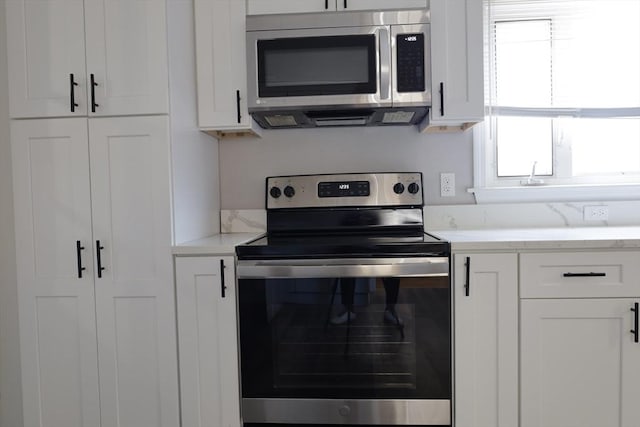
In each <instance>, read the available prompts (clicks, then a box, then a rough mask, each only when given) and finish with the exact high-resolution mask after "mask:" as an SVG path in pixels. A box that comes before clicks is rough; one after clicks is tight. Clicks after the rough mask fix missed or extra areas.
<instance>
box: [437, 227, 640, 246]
mask: <svg viewBox="0 0 640 427" xmlns="http://www.w3.org/2000/svg"><path fill="white" fill-rule="evenodd" d="M430 233H431V234H434V235H436V236H438V237H440V238H443V239H445V240H449V241H450V242H451V249H452V250H453V251H460V250H527V249H535V250H538V249H539V250H546V249H552V250H553V249H567V250H572V249H615V248H636V249H638V248H640V226H638V227H562V228H512V229H491V230H489V229H487V230H438V231H433V232H431V231H430Z"/></svg>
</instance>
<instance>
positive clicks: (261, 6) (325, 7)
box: [247, 0, 343, 15]
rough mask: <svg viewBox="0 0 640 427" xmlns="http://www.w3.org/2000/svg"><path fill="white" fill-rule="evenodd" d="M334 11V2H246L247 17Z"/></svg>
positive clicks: (249, 0)
mask: <svg viewBox="0 0 640 427" xmlns="http://www.w3.org/2000/svg"><path fill="white" fill-rule="evenodd" d="M339 1H341V2H342V1H343V0H339ZM335 10H336V0H247V15H271V14H286V13H315V12H329V11H334V12H335Z"/></svg>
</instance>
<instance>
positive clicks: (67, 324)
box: [11, 117, 179, 427]
mask: <svg viewBox="0 0 640 427" xmlns="http://www.w3.org/2000/svg"><path fill="white" fill-rule="evenodd" d="M11 143H12V153H13V169H14V197H15V213H16V216H15V217H16V251H17V260H18V266H17V267H18V268H17V270H18V303H19V316H20V318H19V320H20V351H21V358H22V359H21V365H22V391H23V410H24V424H25V426H29V427H44V426H46V427H93V426H96V427H98V426H101V427H117V426H153V427H174V426H176V425H178V422H179V416H178V386H177V357H176V351H175V349H176V329H175V302H174V293H173V281H172V269H171V234H170V230H171V218H170V213H171V210H170V193H169V189H170V179H169V158H168V156H169V147H168V118H167V117H135V118H100V119H86V118H85V119H82V118H68V119H44V120H23V121H13V122H12V124H11Z"/></svg>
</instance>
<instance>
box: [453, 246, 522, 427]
mask: <svg viewBox="0 0 640 427" xmlns="http://www.w3.org/2000/svg"><path fill="white" fill-rule="evenodd" d="M467 268H468V270H467ZM517 268H518V259H517V254H455V256H454V287H455V289H454V313H455V322H454V323H455V346H454V349H455V360H454V367H455V369H454V371H455V387H454V388H455V399H454V402H455V403H454V404H455V410H454V416H455V425H456V426H457V427H488V426H492V427H515V426H517V425H518V271H517ZM467 271H468V272H467Z"/></svg>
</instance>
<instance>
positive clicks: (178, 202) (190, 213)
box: [167, 0, 220, 243]
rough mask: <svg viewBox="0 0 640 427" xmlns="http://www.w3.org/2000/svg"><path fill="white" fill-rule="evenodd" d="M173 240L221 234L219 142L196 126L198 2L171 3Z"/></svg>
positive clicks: (168, 19)
mask: <svg viewBox="0 0 640 427" xmlns="http://www.w3.org/2000/svg"><path fill="white" fill-rule="evenodd" d="M167 21H168V22H167V25H168V37H169V80H170V94H171V95H170V96H171V151H172V153H171V158H172V163H173V165H172V166H173V206H174V209H173V220H174V221H173V222H174V242H175V243H183V242H186V241H189V240H194V239H199V238H201V237H205V236H209V235H211V234H214V233H217V232H219V231H220V193H219V191H220V190H219V187H220V186H219V178H218V168H217V165H218V142H217V141H216V140H215V139H213V138H212V137H210V136H208V135H206V134H204V133H202V132H200V131H199V130H198V126H197V104H196V102H197V98H196V71H195V40H194V29H193V25H194V24H193V0H168V1H167Z"/></svg>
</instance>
